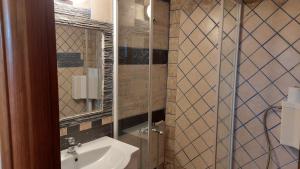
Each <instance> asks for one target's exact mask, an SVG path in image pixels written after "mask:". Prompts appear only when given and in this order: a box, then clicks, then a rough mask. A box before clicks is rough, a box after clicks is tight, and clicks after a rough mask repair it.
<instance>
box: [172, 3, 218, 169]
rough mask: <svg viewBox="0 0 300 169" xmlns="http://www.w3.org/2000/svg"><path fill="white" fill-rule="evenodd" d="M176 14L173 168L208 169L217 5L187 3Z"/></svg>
mask: <svg viewBox="0 0 300 169" xmlns="http://www.w3.org/2000/svg"><path fill="white" fill-rule="evenodd" d="M180 12H181V13H180V16H181V18H180V25H179V46H178V52H179V57H178V62H177V97H176V105H175V106H176V119H175V145H177V146H175V168H199V169H202V168H212V167H213V165H214V152H215V150H214V142H215V119H216V113H215V94H216V80H217V72H216V66H217V64H216V60H217V59H218V55H217V53H218V52H217V51H218V47H217V39H218V19H216V17H218V12H220V4H219V2H218V1H210V2H209V3H208V2H207V1H199V0H188V1H184V2H183V4H182V10H181V11H180ZM178 75H180V76H178Z"/></svg>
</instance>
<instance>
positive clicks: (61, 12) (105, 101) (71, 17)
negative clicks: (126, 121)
mask: <svg viewBox="0 0 300 169" xmlns="http://www.w3.org/2000/svg"><path fill="white" fill-rule="evenodd" d="M54 13H55V24H60V25H65V26H73V27H79V28H85V29H93V30H98V31H101V32H102V33H103V35H104V37H103V38H104V50H103V51H104V55H103V65H102V66H103V76H104V77H103V91H102V92H103V98H102V106H103V109H102V111H96V112H87V113H85V114H80V115H75V116H71V117H66V118H62V119H60V120H59V122H60V128H65V127H70V126H74V125H78V124H80V123H82V122H87V121H94V120H99V119H101V118H102V117H104V116H109V115H112V103H113V101H112V99H113V88H112V85H113V78H112V75H113V37H112V32H113V25H112V24H111V23H105V22H99V21H96V20H92V19H91V18H90V10H87V9H81V8H75V7H73V6H71V5H67V4H62V3H58V2H55V3H54Z"/></svg>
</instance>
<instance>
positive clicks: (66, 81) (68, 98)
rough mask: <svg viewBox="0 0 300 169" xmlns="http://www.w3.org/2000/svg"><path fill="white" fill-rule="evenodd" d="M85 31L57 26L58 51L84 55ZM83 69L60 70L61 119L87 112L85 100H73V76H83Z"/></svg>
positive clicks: (69, 68)
mask: <svg viewBox="0 0 300 169" xmlns="http://www.w3.org/2000/svg"><path fill="white" fill-rule="evenodd" d="M84 35H85V34H84V29H82V28H76V27H71V26H63V25H56V49H57V52H61V53H74V52H75V53H81V56H83V54H84V52H85V51H84V49H85V41H84V38H85V37H84ZM83 74H84V68H83V67H68V68H58V93H59V114H60V118H63V117H70V116H74V115H77V114H80V113H82V112H84V111H85V107H86V106H85V101H84V100H74V99H73V98H72V76H73V75H83Z"/></svg>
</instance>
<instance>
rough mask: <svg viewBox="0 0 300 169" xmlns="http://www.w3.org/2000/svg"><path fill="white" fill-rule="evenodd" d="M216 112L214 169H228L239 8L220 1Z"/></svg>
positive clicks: (231, 138) (231, 140)
mask: <svg viewBox="0 0 300 169" xmlns="http://www.w3.org/2000/svg"><path fill="white" fill-rule="evenodd" d="M222 3H223V4H222V7H223V14H222V16H221V20H222V24H221V25H222V28H221V29H222V32H221V35H220V36H221V37H220V44H221V45H220V64H219V86H218V106H217V107H218V110H217V113H218V114H217V136H216V137H217V138H216V169H230V168H232V150H233V134H234V112H235V110H234V108H235V93H236V91H235V88H236V81H237V79H236V74H237V58H238V55H239V37H240V36H239V35H240V14H241V4H239V3H237V1H233V0H223V2H222Z"/></svg>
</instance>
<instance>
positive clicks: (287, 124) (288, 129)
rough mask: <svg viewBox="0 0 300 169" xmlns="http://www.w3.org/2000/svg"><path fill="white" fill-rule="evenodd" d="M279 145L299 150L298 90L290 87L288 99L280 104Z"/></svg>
mask: <svg viewBox="0 0 300 169" xmlns="http://www.w3.org/2000/svg"><path fill="white" fill-rule="evenodd" d="M280 143H281V144H283V145H287V146H291V147H294V148H296V149H299V146H300V88H299V87H290V88H289V91H288V99H287V100H286V101H283V102H282V112H281V131H280Z"/></svg>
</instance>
